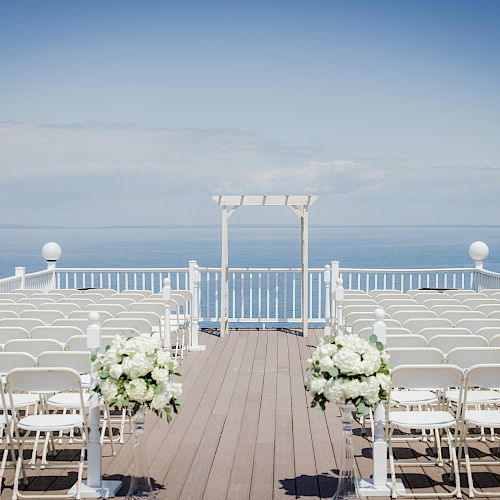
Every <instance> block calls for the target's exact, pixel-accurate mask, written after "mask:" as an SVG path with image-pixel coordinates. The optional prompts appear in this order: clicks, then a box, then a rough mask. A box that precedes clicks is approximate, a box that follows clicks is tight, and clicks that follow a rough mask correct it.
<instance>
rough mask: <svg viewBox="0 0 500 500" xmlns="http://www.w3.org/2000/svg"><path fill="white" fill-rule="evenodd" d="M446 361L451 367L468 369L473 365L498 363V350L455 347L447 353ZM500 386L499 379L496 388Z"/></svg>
mask: <svg viewBox="0 0 500 500" xmlns="http://www.w3.org/2000/svg"><path fill="white" fill-rule="evenodd" d="M446 361H447V362H448V363H450V364H452V365H457V366H460V368H463V369H465V370H466V369H469V368H471V367H472V366H475V365H486V364H497V363H500V348H498V347H497V348H494V347H456V348H455V349H452V350H451V351H449V352H448V354H447V355H446ZM499 386H500V379H498V380H497V384H496V387H499Z"/></svg>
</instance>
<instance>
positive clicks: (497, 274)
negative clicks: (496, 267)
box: [476, 269, 500, 278]
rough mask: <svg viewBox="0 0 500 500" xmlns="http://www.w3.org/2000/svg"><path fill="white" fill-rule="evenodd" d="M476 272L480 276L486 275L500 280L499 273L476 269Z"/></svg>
mask: <svg viewBox="0 0 500 500" xmlns="http://www.w3.org/2000/svg"><path fill="white" fill-rule="evenodd" d="M476 271H477V272H478V273H480V274H484V275H486V276H494V277H497V278H500V273H497V272H495V271H488V270H486V269H476Z"/></svg>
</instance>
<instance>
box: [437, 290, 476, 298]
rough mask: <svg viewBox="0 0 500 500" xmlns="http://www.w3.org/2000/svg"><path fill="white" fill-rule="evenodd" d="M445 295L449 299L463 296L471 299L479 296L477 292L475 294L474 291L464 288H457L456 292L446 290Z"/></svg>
mask: <svg viewBox="0 0 500 500" xmlns="http://www.w3.org/2000/svg"><path fill="white" fill-rule="evenodd" d="M444 293H445V294H446V295H448V296H449V297H455V296H456V295H463V296H465V295H468V296H469V297H474V296H475V295H477V292H475V291H474V290H465V289H463V288H457V289H454V290H445V292H444Z"/></svg>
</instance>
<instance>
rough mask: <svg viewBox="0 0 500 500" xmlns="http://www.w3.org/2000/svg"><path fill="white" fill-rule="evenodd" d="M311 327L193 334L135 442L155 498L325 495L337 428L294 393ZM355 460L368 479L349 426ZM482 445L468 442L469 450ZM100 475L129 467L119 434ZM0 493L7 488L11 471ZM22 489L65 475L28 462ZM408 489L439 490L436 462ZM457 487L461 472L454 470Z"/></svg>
mask: <svg viewBox="0 0 500 500" xmlns="http://www.w3.org/2000/svg"><path fill="white" fill-rule="evenodd" d="M320 335H321V332H320V331H314V330H313V331H312V332H311V334H310V336H309V338H308V339H304V338H303V337H300V336H297V335H295V334H293V333H289V332H278V331H275V330H267V331H262V330H261V331H257V330H241V331H237V332H231V333H230V334H229V335H228V336H227V337H226V338H224V339H220V338H219V337H217V336H215V335H211V334H207V333H201V335H200V337H201V342H202V343H204V344H206V345H207V350H206V352H203V353H191V354H189V356H188V357H187V358H186V360H185V361H184V363H183V364H182V366H181V368H180V371H181V373H182V382H183V384H184V393H183V396H182V411H181V413H180V414H179V415H178V416H176V417H175V418H174V420H173V422H172V423H171V424H169V425H168V424H167V423H166V422H165V421H162V420H159V419H158V418H156V417H155V416H154V415H148V420H147V430H146V436H145V439H146V441H145V446H146V451H147V456H148V460H149V464H150V473H151V476H152V477H153V478H154V480H155V482H156V484H157V485H158V486H159V488H160V490H159V492H158V498H159V499H170V500H177V499H182V500H188V499H191V500H199V499H200V500H201V499H204V500H219V499H220V500H223V499H228V500H247V499H252V500H266V499H287V498H310V499H316V498H331V497H332V496H333V494H334V492H335V487H336V473H337V470H338V469H337V468H338V461H339V459H340V457H339V455H340V442H341V429H340V418H339V414H338V411H337V408H336V407H335V406H334V405H331V406H330V407H328V408H327V411H326V412H325V413H324V414H319V413H318V412H317V411H316V410H313V409H311V408H310V407H309V402H310V396H309V394H307V393H306V391H305V390H304V378H305V376H306V367H307V358H308V357H310V355H311V350H312V349H313V348H314V346H315V345H316V344H317V342H318V339H319V336H320ZM354 445H355V450H356V463H357V466H358V470H359V471H360V474H361V475H362V476H365V477H366V476H369V475H370V469H371V464H372V462H371V447H370V441H369V440H368V438H366V437H363V435H362V432H361V429H360V428H359V426H357V427H356V429H355V436H354ZM427 446H428V445H427V444H426V443H424V442H417V443H413V444H412V445H411V446H409V445H408V444H405V443H403V444H402V445H401V450H398V452H400V454H405V453H406V455H409V456H415V455H418V454H420V453H425V451H426V447H427ZM486 446H489V443H486V444H482V443H481V444H478V445H477V446H475V448H477V450H478V451H477V453H481V451H485V447H486ZM104 454H105V456H104V459H103V467H104V472H105V475H106V477H107V478H113V479H124V487H123V488H122V490H121V492H120V495H121V496H124V495H125V494H126V484H127V482H128V476H129V474H130V473H131V465H132V457H133V440H132V439H131V435H130V434H127V435H126V438H125V444H123V445H118V447H117V454H116V456H111V454H110V447H109V445H105V446H104ZM5 476H6V479H5V481H4V489H3V491H2V495H1V499H2V500H3V499H8V498H10V497H11V495H12V478H13V474H12V471H11V470H8V471H7V472H6V475H5ZM28 476H29V478H30V479H29V485H28V490H29V491H28V493H30V494H31V493H35V494H36V492H37V491H44V490H45V491H50V493H55V492H57V491H60V490H61V489H63V488H66V487H67V486H68V483H71V481H74V478H75V476H74V473H70V474H69V475H68V474H67V473H66V472H65V471H63V472H62V474H61V476H59V477H58V476H56V475H55V474H54V472H53V471H50V472H48V471H42V472H41V473H40V474H38V477H35V473H34V471H31V470H30V469H28ZM400 477H401V478H402V479H403V481H404V483H405V486H406V487H407V488H409V489H411V490H413V491H414V492H418V493H423V492H433V493H434V492H437V493H440V492H442V493H444V492H446V491H449V488H450V485H449V483H448V482H447V480H446V475H445V474H444V473H443V469H441V468H438V467H426V468H425V470H424V469H423V468H422V467H412V468H408V469H405V473H404V474H400ZM477 478H478V480H479V481H480V483H481V485H487V486H488V487H494V488H496V490H497V491H498V492H499V493H500V468H498V467H497V468H496V469H495V468H491V469H487V468H482V469H481V470H480V471H479V473H478V474H477ZM463 486H464V488H465V486H466V478H465V475H463Z"/></svg>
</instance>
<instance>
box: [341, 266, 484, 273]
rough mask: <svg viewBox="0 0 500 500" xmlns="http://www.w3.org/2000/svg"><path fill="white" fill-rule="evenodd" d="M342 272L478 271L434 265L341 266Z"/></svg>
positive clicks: (472, 268)
mask: <svg viewBox="0 0 500 500" xmlns="http://www.w3.org/2000/svg"><path fill="white" fill-rule="evenodd" d="M339 271H340V272H341V273H429V272H430V273H436V272H447V273H450V272H471V271H476V269H475V268H474V267H434V268H397V269H391V268H381V267H378V268H354V267H341V268H339Z"/></svg>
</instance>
